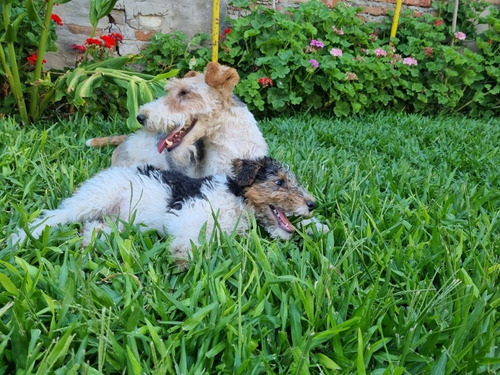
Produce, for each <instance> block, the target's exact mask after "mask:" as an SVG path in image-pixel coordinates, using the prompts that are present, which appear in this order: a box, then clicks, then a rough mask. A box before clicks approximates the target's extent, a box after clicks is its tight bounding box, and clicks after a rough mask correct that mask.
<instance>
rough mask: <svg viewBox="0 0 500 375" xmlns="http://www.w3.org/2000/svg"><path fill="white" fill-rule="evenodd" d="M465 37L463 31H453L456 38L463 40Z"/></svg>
mask: <svg viewBox="0 0 500 375" xmlns="http://www.w3.org/2000/svg"><path fill="white" fill-rule="evenodd" d="M466 37H467V35H465V33H463V32H461V31H457V32H456V33H455V38H457V39H458V40H465V38H466Z"/></svg>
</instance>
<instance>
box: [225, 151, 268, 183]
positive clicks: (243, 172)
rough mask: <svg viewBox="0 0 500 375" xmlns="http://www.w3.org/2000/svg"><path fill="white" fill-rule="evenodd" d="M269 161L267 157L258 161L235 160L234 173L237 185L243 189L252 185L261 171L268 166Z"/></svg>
mask: <svg viewBox="0 0 500 375" xmlns="http://www.w3.org/2000/svg"><path fill="white" fill-rule="evenodd" d="M267 160H268V158H267V157H263V158H259V159H256V160H248V159H235V160H233V171H234V174H235V176H236V183H237V184H238V185H239V186H241V187H245V186H250V185H252V184H253V182H254V181H255V179H256V177H257V175H258V173H259V171H260V170H261V169H262V167H264V166H265V165H266V163H267Z"/></svg>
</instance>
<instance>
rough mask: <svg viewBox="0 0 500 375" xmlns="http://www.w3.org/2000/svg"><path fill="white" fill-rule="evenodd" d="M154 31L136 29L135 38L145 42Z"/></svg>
mask: <svg viewBox="0 0 500 375" xmlns="http://www.w3.org/2000/svg"><path fill="white" fill-rule="evenodd" d="M155 33H156V32H155V31H147V32H144V31H141V30H137V31H136V32H135V39H137V40H141V41H143V42H146V41H148V40H149V39H150V38H151V37H152V36H153V35H154V34H155Z"/></svg>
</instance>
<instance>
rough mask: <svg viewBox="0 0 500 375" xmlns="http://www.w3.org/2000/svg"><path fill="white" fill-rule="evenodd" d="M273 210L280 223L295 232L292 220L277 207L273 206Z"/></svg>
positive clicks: (282, 226) (284, 227)
mask: <svg viewBox="0 0 500 375" xmlns="http://www.w3.org/2000/svg"><path fill="white" fill-rule="evenodd" d="M272 210H273V212H274V215H275V216H276V218H277V219H278V225H279V226H280V227H281V228H282V229H284V230H286V231H287V232H289V233H293V232H294V231H295V230H294V229H293V226H292V223H291V222H290V220H288V218H287V217H286V215H285V214H284V213H283V212H281V211H280V210H278V209H277V208H276V207H272Z"/></svg>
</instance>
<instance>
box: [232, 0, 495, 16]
mask: <svg viewBox="0 0 500 375" xmlns="http://www.w3.org/2000/svg"><path fill="white" fill-rule="evenodd" d="M307 1H309V0H274V1H270V0H262V1H258V2H257V3H258V4H262V5H264V6H268V7H272V6H274V7H275V8H276V9H277V10H280V11H281V10H284V9H286V8H288V7H294V6H298V5H299V4H300V3H304V2H307ZM321 1H322V2H323V3H324V4H325V5H326V6H328V7H330V8H333V7H334V6H335V5H336V4H337V3H338V2H339V1H341V0H321ZM449 1H453V0H449ZM487 1H488V2H489V3H492V4H494V5H497V6H500V0H487ZM345 2H347V3H348V4H351V5H353V6H357V7H361V8H363V11H362V12H361V13H360V15H361V17H363V18H364V19H366V20H370V21H377V20H380V19H381V18H382V17H383V16H384V15H385V14H386V13H387V10H394V8H395V7H396V0H347V1H345ZM402 6H403V8H408V9H412V10H413V12H414V14H415V16H418V15H421V14H423V13H432V12H433V8H432V0H403V3H402ZM240 14H241V9H238V8H236V7H234V6H229V7H228V16H229V17H231V18H235V17H238V16H239V15H240Z"/></svg>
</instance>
